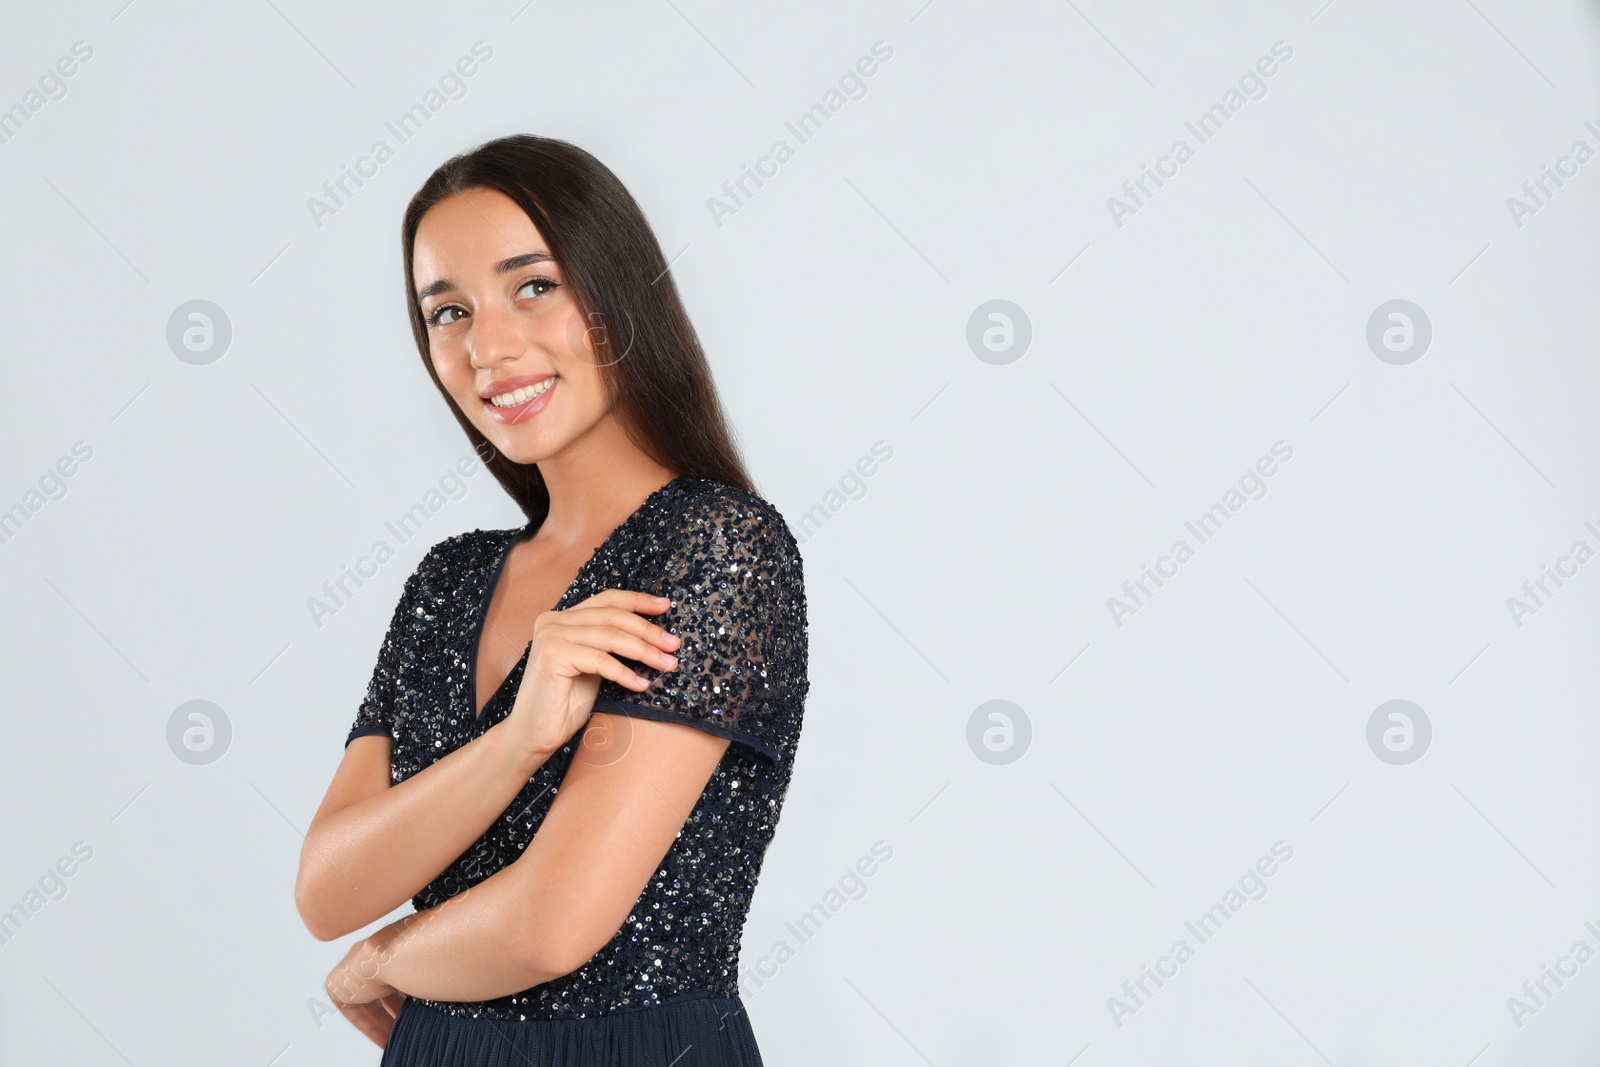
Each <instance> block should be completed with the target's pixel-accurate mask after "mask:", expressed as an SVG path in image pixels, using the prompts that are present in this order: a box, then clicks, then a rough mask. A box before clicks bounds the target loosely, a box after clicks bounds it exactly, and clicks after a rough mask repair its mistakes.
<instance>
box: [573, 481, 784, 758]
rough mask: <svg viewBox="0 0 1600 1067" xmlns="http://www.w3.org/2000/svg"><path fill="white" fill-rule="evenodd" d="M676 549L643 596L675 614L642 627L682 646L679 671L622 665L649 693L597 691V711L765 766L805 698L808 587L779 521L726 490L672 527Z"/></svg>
mask: <svg viewBox="0 0 1600 1067" xmlns="http://www.w3.org/2000/svg"><path fill="white" fill-rule="evenodd" d="M674 525H675V527H676V528H675V529H674V530H672V531H671V532H672V533H673V534H675V535H676V536H675V538H674V541H673V544H672V545H671V547H670V549H669V550H667V551H665V552H664V553H663V556H662V563H661V565H660V567H659V569H658V570H657V572H656V573H655V575H654V576H653V578H652V579H650V580H646V581H645V582H644V583H642V585H643V591H644V592H649V593H654V594H656V595H658V596H665V597H667V598H668V599H670V600H671V601H672V606H671V608H669V609H668V610H667V611H666V612H665V613H663V614H661V615H657V616H650V618H652V619H653V621H655V622H656V623H657V624H658V625H660V626H662V627H664V628H665V629H666V630H668V631H670V632H671V633H674V634H677V635H678V636H679V637H681V638H682V639H683V643H682V644H681V645H680V646H679V647H678V648H677V650H676V651H675V652H674V653H673V654H674V655H676V656H677V658H678V668H677V670H672V671H657V670H655V669H654V668H652V667H649V666H642V665H640V664H638V663H635V662H633V661H631V660H627V659H624V660H623V662H624V663H625V664H626V665H627V666H628V667H629V668H630V669H632V670H635V671H637V672H638V673H639V674H640V675H642V676H643V677H645V678H649V679H651V685H650V688H648V689H646V690H645V691H643V692H634V691H633V690H630V689H626V688H624V687H623V686H621V685H618V684H617V683H616V682H613V681H611V680H609V679H607V680H605V681H603V682H602V683H601V686H600V691H599V693H598V695H597V698H596V700H595V710H596V711H612V712H620V713H622V714H626V715H631V716H637V717H639V718H645V719H653V720H656V721H664V722H678V723H683V724H684V725H687V726H692V727H695V728H696V729H699V730H703V731H705V732H707V733H710V734H714V735H716V736H719V737H726V738H729V739H730V740H732V741H735V742H738V743H740V744H742V745H745V746H747V747H748V748H750V749H751V750H753V751H754V752H756V753H758V754H760V755H761V756H764V757H765V758H766V759H768V760H771V761H773V762H775V763H776V762H780V761H782V760H784V759H785V758H786V756H788V755H790V754H792V752H793V750H794V745H795V743H796V741H797V740H798V735H799V729H800V720H801V714H802V709H803V706H804V702H805V697H806V691H807V688H808V685H807V678H806V653H807V649H806V600H805V581H804V573H803V569H802V563H801V559H800V553H799V549H798V548H797V546H796V545H795V541H794V537H793V536H792V535H791V534H790V532H789V528H788V526H787V525H786V524H785V523H784V521H783V517H782V516H781V515H780V514H779V513H778V512H777V510H776V509H774V508H773V507H772V506H771V505H770V504H767V503H766V502H765V501H762V500H761V499H760V498H759V497H755V496H754V495H753V494H742V493H741V494H735V493H734V492H733V491H731V490H728V489H726V488H723V489H722V490H720V491H719V492H718V493H717V494H715V495H712V496H710V497H708V498H702V499H700V500H697V501H692V502H690V503H689V505H688V506H687V508H686V510H685V513H684V514H683V515H682V516H681V518H679V519H677V520H675V522H674Z"/></svg>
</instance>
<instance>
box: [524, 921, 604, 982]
mask: <svg viewBox="0 0 1600 1067" xmlns="http://www.w3.org/2000/svg"><path fill="white" fill-rule="evenodd" d="M519 940H520V942H521V944H520V946H519V947H520V948H521V952H520V953H519V955H520V957H521V960H522V964H523V969H524V970H526V971H527V973H528V974H530V975H533V976H535V977H536V978H537V979H538V981H537V982H536V983H534V984H541V983H544V982H550V981H554V980H555V979H557V978H564V977H566V976H567V975H569V974H571V973H572V972H573V971H575V970H577V969H578V968H579V967H582V966H583V965H584V964H585V963H588V962H589V961H590V960H592V959H594V954H595V953H596V952H599V951H600V948H601V945H600V944H596V943H595V941H594V939H593V938H591V937H586V936H584V935H583V934H582V933H581V932H579V931H574V930H572V929H571V927H570V926H569V927H568V928H567V929H565V930H563V931H561V932H559V933H557V932H553V931H551V932H545V933H543V934H532V933H530V934H525V935H524V936H523V937H522V938H520V939H519Z"/></svg>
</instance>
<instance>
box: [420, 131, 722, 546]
mask: <svg viewBox="0 0 1600 1067" xmlns="http://www.w3.org/2000/svg"><path fill="white" fill-rule="evenodd" d="M479 188H483V189H495V190H498V191H499V192H502V193H504V194H505V195H506V196H508V197H510V198H511V199H512V200H513V201H515V202H516V204H517V206H518V207H520V208H522V210H523V211H524V212H525V213H526V214H527V216H528V218H529V219H530V220H532V222H533V224H534V225H535V226H537V227H538V228H539V232H540V233H541V234H543V235H544V238H545V240H546V241H548V242H549V243H550V254H551V255H552V256H554V257H555V259H556V262H557V263H559V264H560V265H561V267H562V270H563V271H564V272H565V273H566V279H567V283H568V285H569V286H570V287H571V290H572V295H573V298H574V299H575V300H576V301H577V305H578V310H579V312H580V313H581V314H582V316H583V321H584V322H586V323H589V324H590V328H589V337H590V339H591V342H592V343H593V345H594V349H595V355H596V357H597V360H598V362H599V364H600V373H601V377H602V379H603V380H604V381H605V383H606V390H607V392H608V394H609V396H610V398H611V401H612V403H613V404H614V405H615V408H614V410H615V411H616V413H617V416H618V417H619V419H620V420H621V424H622V426H623V429H624V430H625V431H626V433H627V435H628V437H629V439H630V440H631V441H633V443H634V444H635V445H637V446H638V447H639V449H640V450H641V451H643V452H644V453H645V454H646V455H648V456H650V458H652V459H654V460H655V461H656V462H657V463H660V464H661V465H662V466H664V467H667V468H668V469H670V470H674V471H677V472H678V473H679V474H683V475H688V476H691V477H699V478H710V479H712V480H714V481H718V482H721V483H723V484H724V485H731V486H734V487H735V488H739V489H744V490H746V491H750V492H753V491H754V485H753V483H752V481H751V478H750V474H749V472H748V471H747V470H746V469H745V466H744V461H743V459H741V458H740V456H739V450H738V447H737V446H736V445H735V443H734V436H733V432H732V430H731V429H730V427H729V424H728V420H727V417H726V416H725V415H724V414H723V411H722V403H721V401H720V400H719V399H718V397H717V389H716V385H715V383H714V382H713V381H712V379H711V367H710V365H709V364H708V363H707V362H706V357H705V352H704V350H703V349H702V348H701V347H700V338H699V337H698V336H697V335H696V334H695V331H694V326H693V325H692V324H691V323H690V322H689V315H688V313H687V312H686V311H685V310H684V307H683V301H682V299H681V298H680V297H679V296H678V288H677V286H676V285H674V284H673V281H672V275H671V274H669V273H668V272H667V261H666V257H665V256H663V255H662V254H661V245H660V244H659V243H658V242H657V241H656V236H655V233H654V231H652V230H651V229H650V223H649V222H648V221H647V220H646V219H645V217H644V212H643V211H642V210H640V208H639V205H638V203H637V202H635V200H634V199H633V197H632V196H631V195H630V194H629V193H628V190H627V189H626V188H625V187H624V186H623V184H622V182H621V181H619V180H618V179H617V176H616V175H615V174H613V173H611V171H610V170H609V169H608V168H607V167H606V166H605V164H603V163H601V162H600V161H599V160H598V159H596V158H594V156H592V155H590V154H589V153H588V152H585V151H584V150H583V149H581V148H579V147H577V146H576V145H573V144H569V143H567V142H566V141H558V140H555V139H553V138H549V137H534V136H532V135H531V134H515V135H513V136H510V137H500V138H497V139H496V140H493V141H488V142H485V143H484V144H481V145H479V146H478V147H477V148H474V149H472V150H471V151H468V152H463V153H461V154H460V155H458V156H455V157H453V158H451V159H450V160H448V161H447V162H445V163H444V165H443V166H441V167H440V168H439V169H438V170H436V171H434V172H433V173H432V174H431V175H429V176H428V180H427V181H425V182H423V183H422V188H420V189H418V190H417V193H416V195H415V196H413V197H412V198H411V203H410V204H408V205H407V206H406V214H405V221H404V223H403V224H402V226H401V247H402V250H403V252H404V255H405V272H406V307H407V308H408V309H409V311H410V315H411V332H412V335H413V336H414V337H415V338H416V341H417V351H418V352H420V353H421V354H422V364H423V366H424V367H426V368H427V370H428V377H430V378H432V379H433V384H434V386H435V387H436V388H437V389H438V390H439V394H440V395H441V396H443V397H444V400H445V403H446V404H448V405H449V406H450V411H451V413H452V414H453V415H455V417H456V421H457V422H459V423H460V424H461V428H462V429H463V430H465V431H466V434H467V439H468V440H470V441H471V442H472V446H473V448H474V450H476V451H477V453H478V455H479V456H480V457H487V458H485V459H484V464H485V466H487V467H488V468H489V470H490V472H492V473H493V474H494V476H495V478H496V479H498V480H499V482H500V484H501V485H503V486H504V487H505V490H506V492H507V493H509V494H510V495H511V498H512V499H513V500H515V501H516V502H517V505H518V506H519V507H521V508H522V511H523V513H524V514H526V515H527V516H528V519H529V521H530V522H531V523H532V524H533V525H534V526H535V527H537V526H538V525H539V524H540V523H542V522H543V521H544V518H545V516H546V515H547V514H548V513H549V511H550V493H549V490H548V489H546V488H545V484H544V477H543V476H542V475H541V474H540V473H539V468H538V466H537V465H536V464H532V463H516V462H514V461H513V460H511V459H510V458H508V457H507V456H505V455H503V454H502V453H501V452H500V451H499V450H498V449H496V448H495V447H494V446H493V445H491V444H490V443H489V441H488V439H487V438H485V437H484V436H483V434H482V433H480V432H479V430H478V428H477V427H476V426H474V425H473V424H472V420H471V419H469V418H467V416H466V414H465V413H463V412H462V410H461V408H460V406H459V405H457V404H456V402H455V400H454V398H452V397H451V395H450V393H449V391H448V390H447V389H445V387H444V385H443V384H442V383H441V382H440V381H439V375H438V372H436V371H435V370H434V368H433V360H432V359H431V358H430V357H429V355H428V327H427V323H426V322H425V321H423V317H422V307H421V305H420V304H419V303H418V301H417V285H416V279H415V277H414V276H413V272H412V268H411V257H412V251H413V249H414V247H415V244H416V236H417V227H418V225H420V224H421V222H422V216H423V215H425V214H427V212H428V209H429V208H431V207H433V206H434V205H435V204H437V203H439V202H440V201H441V200H444V199H446V198H448V197H451V196H455V195H457V194H458V193H463V192H466V191H467V190H469V189H479ZM619 332H620V337H621V339H622V340H623V344H622V345H621V350H620V351H618V350H617V347H616V346H614V345H613V339H615V338H617V337H618V336H619Z"/></svg>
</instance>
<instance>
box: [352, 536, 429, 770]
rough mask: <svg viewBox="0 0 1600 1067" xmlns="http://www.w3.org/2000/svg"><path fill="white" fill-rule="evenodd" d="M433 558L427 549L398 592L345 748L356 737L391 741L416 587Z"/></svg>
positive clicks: (411, 624) (414, 615) (414, 610)
mask: <svg viewBox="0 0 1600 1067" xmlns="http://www.w3.org/2000/svg"><path fill="white" fill-rule="evenodd" d="M432 558H433V550H429V552H428V555H426V556H424V557H423V559H422V562H421V563H419V564H418V565H417V569H416V570H415V571H413V572H412V574H411V577H409V578H407V579H406V584H405V587H404V588H403V589H402V590H401V591H400V602H399V603H398V604H396V605H395V608H394V615H393V616H392V617H391V618H390V619H389V630H388V633H386V634H385V635H384V638H383V644H382V645H380V646H379V648H378V663H377V666H375V667H374V668H373V669H372V679H371V680H370V681H369V682H368V683H367V693H366V696H364V697H363V698H362V700H361V703H360V705H359V706H358V707H357V709H356V717H355V721H354V722H353V723H352V724H351V726H350V733H349V734H348V735H347V736H346V737H345V739H344V744H345V747H346V748H349V747H350V742H352V741H354V740H355V739H356V738H358V737H367V736H373V735H376V736H382V737H388V738H389V739H390V740H393V739H394V729H393V727H394V708H395V701H396V700H397V699H399V696H400V690H401V684H400V667H401V658H402V656H403V655H404V652H405V648H406V646H407V644H408V643H409V642H408V639H409V636H410V631H411V627H412V626H414V625H415V623H416V598H417V587H418V585H419V584H420V582H421V577H422V573H423V570H424V569H425V568H426V567H427V565H428V562H429V560H431V559H432Z"/></svg>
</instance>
